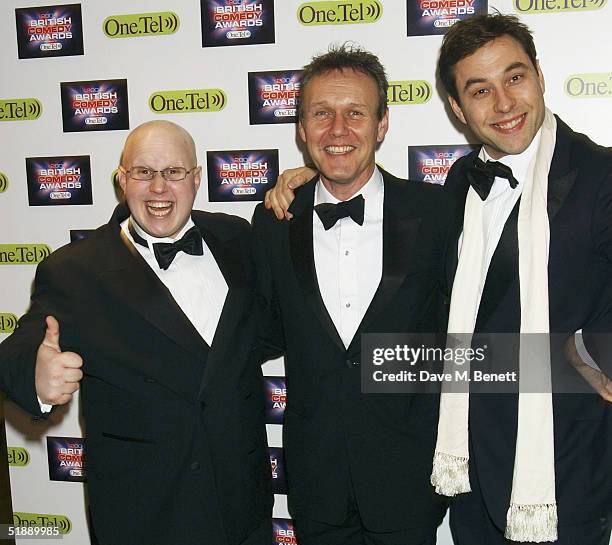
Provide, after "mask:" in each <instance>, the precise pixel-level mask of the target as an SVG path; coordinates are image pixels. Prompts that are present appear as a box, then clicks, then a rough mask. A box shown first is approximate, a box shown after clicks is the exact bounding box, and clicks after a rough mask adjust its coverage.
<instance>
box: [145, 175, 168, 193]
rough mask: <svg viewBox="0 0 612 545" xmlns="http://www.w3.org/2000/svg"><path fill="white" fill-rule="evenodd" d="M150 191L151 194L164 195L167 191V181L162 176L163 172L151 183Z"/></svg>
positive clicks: (154, 177)
mask: <svg viewBox="0 0 612 545" xmlns="http://www.w3.org/2000/svg"><path fill="white" fill-rule="evenodd" d="M149 191H150V192H151V193H163V192H164V191H166V179H165V178H164V177H163V176H162V175H161V172H156V173H155V174H154V176H153V179H152V180H151V181H150V182H149Z"/></svg>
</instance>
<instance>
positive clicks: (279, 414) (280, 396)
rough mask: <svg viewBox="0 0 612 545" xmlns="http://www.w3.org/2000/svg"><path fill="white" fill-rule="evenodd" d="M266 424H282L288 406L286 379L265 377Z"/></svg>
mask: <svg viewBox="0 0 612 545" xmlns="http://www.w3.org/2000/svg"><path fill="white" fill-rule="evenodd" d="M264 388H265V391H266V424H282V423H283V418H284V416H285V405H286V404H287V387H286V386H285V377H264Z"/></svg>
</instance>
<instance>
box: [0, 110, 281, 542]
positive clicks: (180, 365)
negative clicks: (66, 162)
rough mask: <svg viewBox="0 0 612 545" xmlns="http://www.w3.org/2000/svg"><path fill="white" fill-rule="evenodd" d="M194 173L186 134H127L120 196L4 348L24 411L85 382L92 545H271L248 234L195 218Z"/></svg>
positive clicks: (40, 287)
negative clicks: (107, 218)
mask: <svg viewBox="0 0 612 545" xmlns="http://www.w3.org/2000/svg"><path fill="white" fill-rule="evenodd" d="M201 176H202V169H201V167H200V166H198V162H197V158H196V151H195V145H194V142H193V139H192V138H191V136H190V135H189V134H188V133H187V132H186V131H185V130H184V129H182V128H181V127H179V126H178V125H175V124H173V123H169V122H162V121H155V122H150V123H145V124H143V125H141V126H139V127H138V128H136V129H135V130H134V131H133V132H132V133H131V134H130V135H129V136H128V138H127V140H126V143H125V147H124V149H123V153H122V155H121V164H120V166H119V183H120V185H121V189H122V190H123V193H124V196H125V201H124V202H122V203H120V204H119V205H118V206H117V208H116V209H115V212H114V214H113V216H112V218H111V219H110V221H109V223H107V224H106V225H103V226H102V227H100V228H99V229H97V230H96V231H95V232H94V233H93V234H92V236H91V237H89V238H87V239H85V240H81V241H77V242H74V243H71V244H68V245H67V246H65V247H63V248H61V249H59V250H57V251H56V252H54V253H53V254H52V255H51V256H49V258H48V259H46V260H45V261H44V262H43V263H41V264H40V265H39V267H38V269H37V271H36V279H35V283H34V292H33V295H32V302H31V307H30V309H29V310H28V312H27V314H25V316H23V317H22V318H21V320H20V321H19V327H18V329H17V330H16V331H15V333H14V334H13V335H11V336H10V337H9V338H7V339H6V340H5V341H4V342H3V343H2V344H1V345H0V390H2V391H4V392H6V393H7V395H8V396H9V397H10V398H12V399H13V400H14V401H15V402H16V403H17V404H19V405H20V406H21V407H22V408H24V409H25V410H26V411H29V412H30V413H32V414H33V415H35V416H38V417H42V416H43V415H44V413H45V412H47V411H49V410H51V408H52V406H53V405H59V404H64V403H67V402H69V401H70V399H71V398H72V396H73V394H74V393H75V392H76V390H78V389H79V387H80V390H81V395H80V399H81V408H82V412H83V417H84V421H85V425H86V428H87V429H86V445H85V450H86V469H87V479H88V483H87V487H88V497H89V507H90V511H91V521H92V526H93V532H94V533H95V535H96V536H97V539H98V540H99V542H100V544H101V545H125V544H127V543H129V544H130V545H139V544H142V545H145V544H146V545H158V544H162V543H174V544H177V545H201V544H214V545H239V544H240V545H269V543H270V542H271V527H270V525H271V522H270V517H271V503H272V495H271V491H270V482H269V479H270V466H269V458H268V455H267V448H266V435H265V426H264V422H263V406H262V404H263V394H262V381H261V369H260V367H259V365H258V363H259V361H258V359H259V358H256V356H255V355H254V353H253V352H252V346H253V339H254V334H253V332H254V325H255V321H256V319H257V318H256V315H255V313H254V312H252V310H251V304H252V299H251V295H252V294H251V289H250V286H251V278H250V266H249V259H248V247H249V225H248V223H247V222H246V221H244V220H242V219H239V218H236V217H233V216H228V215H225V214H213V213H209V212H200V211H193V210H192V206H193V202H194V199H195V196H196V193H197V191H198V188H199V186H200V181H201ZM262 358H263V355H262Z"/></svg>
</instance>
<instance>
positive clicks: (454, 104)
mask: <svg viewBox="0 0 612 545" xmlns="http://www.w3.org/2000/svg"><path fill="white" fill-rule="evenodd" d="M448 103H449V104H450V107H451V108H452V109H453V112H454V113H455V115H456V116H457V119H459V121H461V123H463V124H464V125H467V121H466V120H465V116H464V115H463V110H462V109H461V106H459V103H458V102H457V101H456V100H455V99H454V98H453V97H452V96H450V95H449V96H448Z"/></svg>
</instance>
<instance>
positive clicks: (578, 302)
mask: <svg viewBox="0 0 612 545" xmlns="http://www.w3.org/2000/svg"><path fill="white" fill-rule="evenodd" d="M438 72H439V76H440V79H441V81H442V83H443V85H444V87H445V89H446V91H447V93H448V100H449V103H450V105H451V108H452V110H453V112H454V113H455V115H456V116H457V118H458V119H459V121H460V122H461V123H463V124H464V125H466V126H467V128H468V129H469V130H470V131H471V132H472V134H473V135H474V136H475V137H476V138H477V139H478V140H479V141H480V142H481V143H482V147H481V149H480V150H477V151H475V152H473V153H471V154H469V155H467V156H465V157H463V158H461V159H460V160H458V161H457V162H456V163H455V165H454V166H453V167H452V168H451V170H450V172H449V174H448V177H447V180H446V187H447V191H448V192H451V193H453V194H454V196H455V197H456V203H457V211H458V215H457V218H456V222H455V230H454V235H453V236H452V237H451V240H450V241H449V245H448V247H449V257H448V262H447V276H448V281H447V284H448V290H449V295H451V294H452V295H451V297H450V320H449V332H450V333H451V334H453V333H455V334H463V335H467V338H468V339H469V338H471V336H472V335H473V334H475V333H501V334H502V335H507V334H512V333H514V334H518V333H521V334H523V333H524V334H526V335H521V337H520V341H521V343H520V348H518V347H517V348H516V354H514V356H515V359H516V360H517V361H516V362H515V363H516V366H517V368H518V369H519V370H520V371H522V373H520V374H519V376H520V375H522V377H523V379H520V391H521V395H518V396H517V395H512V394H510V395H504V394H502V395H495V394H476V395H469V393H463V394H461V393H448V394H444V395H443V396H442V401H441V408H440V411H441V414H440V422H439V426H438V441H437V446H436V454H435V460H434V472H433V475H432V484H433V485H434V486H435V487H436V490H437V491H438V492H439V493H440V494H443V495H447V496H452V497H453V501H452V502H451V508H450V525H451V530H452V534H453V540H454V542H455V545H480V544H483V545H484V544H486V545H502V544H504V545H507V544H512V543H529V542H555V543H557V544H560V545H577V544H580V545H608V543H609V542H610V528H611V518H612V515H611V511H612V405H611V403H610V402H611V401H612V385H611V383H610V381H609V379H608V378H607V377H609V376H612V346H611V343H610V340H609V339H606V338H605V337H606V336H607V337H609V335H606V333H610V332H611V331H612V153H610V150H609V149H606V148H603V147H600V146H597V145H596V144H594V143H593V142H592V141H590V140H589V139H588V138H587V137H586V136H584V135H581V134H578V133H575V132H574V131H572V130H571V129H570V128H569V127H568V126H567V125H566V124H565V123H563V121H561V120H560V119H559V118H558V117H556V116H554V115H553V114H552V113H551V112H550V111H549V110H548V109H546V107H545V104H544V97H543V95H544V77H543V75H542V71H541V69H540V66H539V63H538V61H537V55H536V50H535V45H534V43H533V37H532V36H531V32H530V31H529V29H528V28H527V27H526V26H525V25H523V24H521V23H520V22H519V20H518V19H517V18H516V17H514V16H506V15H501V14H493V15H483V16H476V17H473V18H470V19H466V20H465V21H460V22H458V23H456V24H455V25H454V26H453V27H452V28H451V29H450V30H449V32H448V33H447V34H446V35H445V38H444V41H443V44H442V48H441V53H440V58H439V63H438ZM487 161H488V162H489V164H488V165H487ZM491 162H493V163H494V164H492V165H491V164H490V163H491ZM312 174H313V173H312V171H310V170H309V169H303V168H299V169H295V170H290V171H287V172H285V173H283V176H282V177H281V178H280V179H279V181H278V183H277V185H276V187H275V188H274V189H273V190H272V191H270V192H268V193H267V194H266V205H267V206H268V207H272V208H273V209H274V211H275V213H276V215H277V217H278V218H279V219H280V218H282V217H287V218H290V217H291V215H290V214H287V212H286V211H287V207H288V204H289V203H290V202H291V200H292V198H293V194H292V189H295V188H296V187H298V186H299V185H301V184H302V183H304V182H305V181H307V180H308V179H310V177H311V176H312ZM519 256H520V258H519ZM580 330H582V333H583V335H582V336H581V335H578V336H577V337H576V338H577V340H576V342H574V336H573V334H574V333H575V332H577V331H580ZM463 335H462V338H463V339H465V338H466V337H465V336H463ZM549 338H550V343H549V342H548V341H549ZM567 338H568V339H569V341H568V342H565V339H567ZM582 339H584V344H582V343H583V341H582ZM528 341H531V342H528ZM585 344H586V347H585V346H584V345H585ZM576 346H580V347H581V348H585V349H586V348H588V352H590V354H588V355H585V353H584V352H581V354H582V356H583V357H585V359H587V360H589V358H590V357H591V356H593V357H594V359H595V360H596V361H595V362H594V361H593V359H591V360H590V363H595V364H596V365H598V366H599V367H600V370H595V369H593V368H592V367H591V366H589V365H587V364H586V363H585V362H584V361H583V359H582V358H581V357H580V356H579V355H578V350H577V349H576ZM530 350H535V351H537V352H536V354H537V357H533V355H530V353H529V351H530ZM506 356H508V355H507V354H506ZM506 359H507V358H506ZM568 360H569V361H571V363H572V364H573V365H574V366H575V367H576V368H577V370H578V371H579V372H580V375H582V376H583V377H584V378H586V379H587V381H588V382H589V383H590V384H591V385H592V386H593V388H594V389H595V390H596V392H597V393H598V394H599V395H588V394H586V395H585V394H577V393H567V389H566V391H565V392H564V393H555V394H551V390H554V387H553V388H551V382H552V383H553V384H555V385H556V384H557V383H556V382H554V381H553V379H552V378H551V375H552V376H555V373H559V372H560V373H561V374H563V373H567V372H568V365H567V363H568ZM529 363H535V364H536V365H532V366H531V367H529V366H528V364H529ZM494 365H495V364H494ZM601 371H603V372H601ZM534 372H535V374H537V375H539V379H540V382H539V386H538V387H537V388H534V387H533V385H531V386H532V387H531V388H529V386H530V385H529V384H525V379H524V377H525V376H526V375H528V374H529V375H530V376H533V373H534ZM573 372H574V371H573V370H571V369H569V373H570V374H571V373H573ZM576 377H578V375H576ZM543 384H544V385H545V387H542V385H543ZM530 389H531V391H529V390H530Z"/></svg>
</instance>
